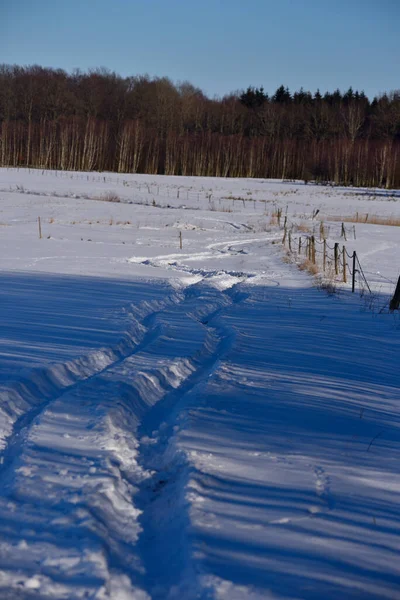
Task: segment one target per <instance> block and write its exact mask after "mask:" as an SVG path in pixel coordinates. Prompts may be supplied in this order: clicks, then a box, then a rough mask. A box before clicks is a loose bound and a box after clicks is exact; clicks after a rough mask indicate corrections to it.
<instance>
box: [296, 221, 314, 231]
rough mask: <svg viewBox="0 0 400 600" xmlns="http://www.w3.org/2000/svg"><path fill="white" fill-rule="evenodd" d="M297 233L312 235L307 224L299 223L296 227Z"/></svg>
mask: <svg viewBox="0 0 400 600" xmlns="http://www.w3.org/2000/svg"><path fill="white" fill-rule="evenodd" d="M296 231H301V232H303V233H311V231H312V229H311V227H310V226H309V225H307V224H306V223H299V224H298V225H296Z"/></svg>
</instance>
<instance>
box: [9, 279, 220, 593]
mask: <svg viewBox="0 0 400 600" xmlns="http://www.w3.org/2000/svg"><path fill="white" fill-rule="evenodd" d="M229 304H230V300H229V299H228V297H227V295H226V294H221V293H220V292H218V291H217V290H215V289H213V288H211V291H210V293H209V294H202V293H201V291H200V288H199V287H198V286H193V288H189V289H188V290H187V291H186V293H185V297H184V299H183V300H182V303H180V304H173V303H171V304H170V305H169V306H168V307H166V308H165V309H163V310H161V311H159V312H158V313H157V317H156V318H155V320H156V321H157V326H158V325H159V330H158V331H157V332H156V331H154V335H153V336H152V338H148V339H146V343H143V344H142V345H141V347H140V349H139V348H136V351H135V352H134V353H132V354H131V355H130V356H128V357H127V358H125V359H123V360H120V361H117V362H115V363H113V365H111V366H110V367H108V368H107V369H104V370H103V371H102V372H101V373H99V374H97V375H96V376H93V377H90V378H88V379H87V380H86V381H85V382H81V383H80V384H79V385H76V386H74V387H73V389H70V390H69V391H68V392H66V393H64V394H62V395H61V396H59V397H58V398H57V399H55V400H52V401H51V402H48V403H47V404H46V406H44V407H43V406H42V410H40V411H38V413H37V414H36V416H34V417H33V418H30V419H29V423H27V425H26V428H25V430H24V433H23V435H22V436H21V437H20V440H19V442H20V443H19V444H15V446H14V447H13V452H10V455H9V460H8V461H7V462H6V463H5V465H4V472H3V489H2V490H1V493H0V523H1V537H2V539H3V545H2V546H1V547H0V589H1V592H2V593H3V592H4V593H10V594H13V593H14V592H15V593H17V592H18V593H19V591H20V590H23V591H21V597H26V598H27V597H28V594H29V593H30V592H29V591H28V590H30V589H31V587H32V586H33V587H34V588H35V589H36V590H37V592H38V593H40V594H43V595H44V596H46V597H48V598H57V600H59V599H60V598H72V597H75V595H74V593H73V592H72V591H71V590H72V589H76V590H79V594H78V593H76V597H77V598H78V597H92V595H93V593H95V594H97V593H99V594H100V596H99V597H101V598H104V599H108V598H109V599H110V600H115V599H116V598H120V597H121V598H122V597H125V596H123V595H122V591H121V590H123V591H124V590H125V591H124V593H126V594H127V596H126V597H138V598H139V597H140V598H148V596H147V595H146V593H145V592H144V591H143V589H144V588H145V587H147V586H143V585H142V580H143V577H144V576H143V574H142V572H143V568H142V565H141V556H140V553H139V555H138V554H137V552H136V542H137V538H138V535H139V532H140V527H141V526H140V525H139V524H138V516H139V513H140V510H141V508H140V506H139V508H138V507H137V506H135V498H136V491H135V489H136V487H137V486H140V487H142V486H143V481H145V480H146V479H148V478H149V476H150V473H149V472H148V471H146V469H145V466H144V465H139V464H138V462H137V442H136V440H135V431H136V429H137V427H138V424H139V422H140V419H141V418H142V416H143V414H145V413H146V411H148V410H149V409H151V406H152V405H154V404H156V403H157V402H162V404H163V405H164V409H167V410H168V411H169V410H170V409H172V406H173V405H174V404H175V402H177V401H178V400H179V398H181V396H182V394H183V391H186V392H187V391H188V389H189V388H190V387H191V386H193V385H194V384H195V382H196V381H197V380H198V379H201V377H202V376H203V377H204V376H205V373H206V369H212V366H213V364H214V363H215V361H216V360H217V357H218V355H219V353H220V351H221V350H222V347H221V344H223V343H224V340H223V339H219V337H218V336H217V335H216V334H215V332H214V330H213V328H212V327H211V326H208V323H207V321H208V320H209V319H210V318H213V317H214V315H215V314H216V312H218V311H219V310H220V309H221V308H222V307H223V306H226V305H229ZM153 325H154V323H153ZM196 331H198V332H202V334H201V336H200V337H198V336H197V334H196ZM143 342H144V341H143ZM177 348H178V350H177ZM196 374H197V375H196ZM171 403H172V404H171ZM31 417H32V415H31ZM10 511H11V512H10ZM7 514H8V515H9V518H8V519H7ZM29 532H33V533H29ZM15 539H17V540H18V539H19V540H20V543H18V545H17V546H15V543H14V542H13V540H15ZM15 564H18V566H19V571H18V572H16V573H14V570H13V565H15ZM38 564H39V565H40V567H39V571H38ZM38 573H39V574H38ZM57 582H58V583H57ZM131 582H132V583H131ZM60 586H61V587H60ZM33 587H32V589H33ZM85 594H86V596H85ZM129 594H130V595H129ZM135 594H137V596H136V595H135Z"/></svg>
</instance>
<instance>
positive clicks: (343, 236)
mask: <svg viewBox="0 0 400 600" xmlns="http://www.w3.org/2000/svg"><path fill="white" fill-rule="evenodd" d="M340 237H342V238H344V241H345V242H347V238H346V228H345V226H344V223H342V234H341V236H340Z"/></svg>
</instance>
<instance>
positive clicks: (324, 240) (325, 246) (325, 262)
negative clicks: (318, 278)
mask: <svg viewBox="0 0 400 600" xmlns="http://www.w3.org/2000/svg"><path fill="white" fill-rule="evenodd" d="M325 271H326V239H325V238H324V272H325Z"/></svg>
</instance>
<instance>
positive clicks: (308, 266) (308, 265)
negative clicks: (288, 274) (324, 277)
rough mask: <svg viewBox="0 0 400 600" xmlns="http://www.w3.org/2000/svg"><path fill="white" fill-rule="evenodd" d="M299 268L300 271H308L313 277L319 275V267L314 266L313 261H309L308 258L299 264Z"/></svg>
mask: <svg viewBox="0 0 400 600" xmlns="http://www.w3.org/2000/svg"><path fill="white" fill-rule="evenodd" d="M298 266H299V269H300V271H307V272H308V273H310V274H311V275H317V274H318V265H316V264H314V263H313V262H312V261H311V260H308V258H306V259H305V260H303V261H302V262H301V263H299V265H298Z"/></svg>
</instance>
